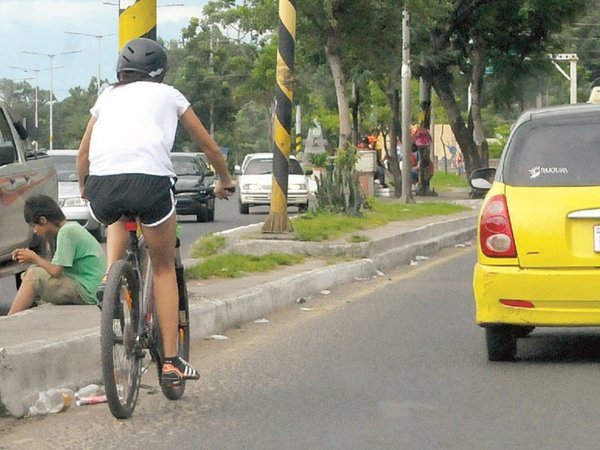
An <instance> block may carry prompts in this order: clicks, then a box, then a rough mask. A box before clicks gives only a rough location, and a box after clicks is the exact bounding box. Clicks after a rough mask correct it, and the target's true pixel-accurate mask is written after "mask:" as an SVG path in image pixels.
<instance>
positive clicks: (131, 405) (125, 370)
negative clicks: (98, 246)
mask: <svg viewBox="0 0 600 450" xmlns="http://www.w3.org/2000/svg"><path fill="white" fill-rule="evenodd" d="M139 308H140V303H139V285H138V280H137V277H136V275H135V272H134V270H133V267H132V266H131V264H130V263H129V262H127V261H123V260H121V261H117V262H115V263H114V264H113V265H112V266H111V268H110V271H109V274H108V281H107V283H106V289H105V290H104V298H103V301H102V318H101V324H100V346H101V355H102V374H103V376H104V385H105V389H106V399H107V402H108V407H109V408H110V412H111V413H112V415H113V416H115V417H116V418H117V419H127V418H129V417H131V415H132V414H133V410H134V409H135V404H136V402H137V397H138V391H139V386H140V375H141V365H142V349H141V348H140V345H139V326H140V321H139V315H140V311H139Z"/></svg>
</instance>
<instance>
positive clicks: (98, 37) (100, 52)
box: [65, 31, 117, 95]
mask: <svg viewBox="0 0 600 450" xmlns="http://www.w3.org/2000/svg"><path fill="white" fill-rule="evenodd" d="M65 33H68V34H77V35H80V36H89V37H95V38H96V40H97V41H98V79H97V80H96V85H97V87H98V94H97V95H100V77H101V76H102V70H101V67H102V38H105V37H107V36H116V35H117V33H107V34H91V33H79V32H77V31H65Z"/></svg>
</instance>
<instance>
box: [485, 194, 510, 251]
mask: <svg viewBox="0 0 600 450" xmlns="http://www.w3.org/2000/svg"><path fill="white" fill-rule="evenodd" d="M479 246H480V248H481V251H482V253H483V254H484V255H485V256H489V257H491V258H514V257H516V256H517V250H516V248H515V238H514V235H513V232H512V227H511V225H510V215H509V214H508V207H507V205H506V197H505V196H504V195H502V194H499V195H494V196H493V197H490V198H489V199H488V200H487V202H486V203H485V205H484V207H483V210H482V213H481V220H480V221H479Z"/></svg>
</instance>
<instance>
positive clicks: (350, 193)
mask: <svg viewBox="0 0 600 450" xmlns="http://www.w3.org/2000/svg"><path fill="white" fill-rule="evenodd" d="M357 158H358V157H357V154H356V149H355V148H349V149H346V150H343V149H340V150H338V153H337V155H336V157H335V159H334V160H330V161H328V162H327V166H326V169H325V173H323V174H321V175H320V176H319V177H317V179H316V181H317V192H316V197H317V208H318V209H320V210H323V211H327V212H331V213H341V214H346V215H350V216H358V215H360V214H361V208H362V205H363V197H362V191H361V189H360V184H359V182H358V174H357V173H356V170H355V169H354V167H355V165H356V161H357Z"/></svg>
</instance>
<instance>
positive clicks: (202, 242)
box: [191, 234, 227, 258]
mask: <svg viewBox="0 0 600 450" xmlns="http://www.w3.org/2000/svg"><path fill="white" fill-rule="evenodd" d="M226 244H227V240H226V239H225V238H224V237H223V236H217V235H215V234H205V235H204V236H202V237H201V238H200V239H198V240H197V241H196V242H194V244H193V245H192V249H191V255H192V256H193V257H194V258H200V257H207V256H212V255H215V254H216V253H217V252H218V251H219V250H221V249H222V248H224V247H225V245H226Z"/></svg>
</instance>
